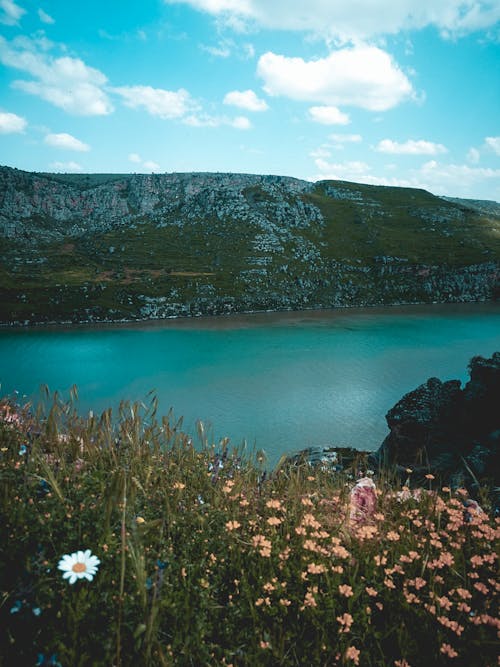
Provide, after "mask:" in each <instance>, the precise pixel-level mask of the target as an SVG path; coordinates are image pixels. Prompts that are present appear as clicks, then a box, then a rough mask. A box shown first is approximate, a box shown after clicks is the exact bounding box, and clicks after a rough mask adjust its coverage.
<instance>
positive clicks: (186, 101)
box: [113, 86, 196, 119]
mask: <svg viewBox="0 0 500 667" xmlns="http://www.w3.org/2000/svg"><path fill="white" fill-rule="evenodd" d="M113 91H114V92H115V93H116V94H117V95H120V96H121V97H122V99H123V101H124V104H125V105H126V106H128V107H131V108H132V109H137V108H140V107H142V108H144V109H145V110H146V111H147V112H148V113H149V114H151V115H152V116H158V117H159V118H164V119H172V118H181V117H182V116H185V115H186V114H187V113H188V112H190V111H191V110H192V109H194V108H195V107H196V104H195V103H194V101H193V99H192V98H191V95H190V94H189V93H188V91H187V90H184V88H180V89H179V90H177V91H172V90H164V89H163V88H152V87H151V86H121V87H119V88H114V89H113Z"/></svg>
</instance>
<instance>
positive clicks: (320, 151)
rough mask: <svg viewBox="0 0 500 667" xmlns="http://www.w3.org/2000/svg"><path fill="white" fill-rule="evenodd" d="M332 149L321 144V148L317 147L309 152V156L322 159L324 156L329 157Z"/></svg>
mask: <svg viewBox="0 0 500 667" xmlns="http://www.w3.org/2000/svg"><path fill="white" fill-rule="evenodd" d="M331 154H332V153H331V151H329V150H328V147H327V146H320V147H319V148H315V149H314V150H313V151H311V152H310V153H309V156H310V157H312V158H314V159H318V158H319V159H322V158H327V157H330V156H331Z"/></svg>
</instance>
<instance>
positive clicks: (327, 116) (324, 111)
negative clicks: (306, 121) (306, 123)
mask: <svg viewBox="0 0 500 667" xmlns="http://www.w3.org/2000/svg"><path fill="white" fill-rule="evenodd" d="M309 116H310V118H311V120H313V121H314V122H315V123H321V124H322V125H348V124H349V123H350V122H351V120H350V118H349V116H348V115H347V114H346V113H343V112H342V111H340V109H337V107H311V108H310V109H309Z"/></svg>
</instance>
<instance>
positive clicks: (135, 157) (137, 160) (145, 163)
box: [128, 153, 161, 171]
mask: <svg viewBox="0 0 500 667" xmlns="http://www.w3.org/2000/svg"><path fill="white" fill-rule="evenodd" d="M128 159H129V161H130V162H133V163H134V164H139V165H141V167H143V168H144V169H145V170H146V171H161V165H159V164H158V163H157V162H154V161H153V160H143V159H142V157H141V156H140V155H139V154H138V153H129V155H128Z"/></svg>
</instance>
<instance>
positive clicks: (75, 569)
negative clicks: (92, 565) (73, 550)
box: [71, 563, 87, 572]
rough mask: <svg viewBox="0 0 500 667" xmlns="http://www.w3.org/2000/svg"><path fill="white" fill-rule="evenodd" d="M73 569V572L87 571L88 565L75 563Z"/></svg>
mask: <svg viewBox="0 0 500 667" xmlns="http://www.w3.org/2000/svg"><path fill="white" fill-rule="evenodd" d="M71 569H72V570H73V572H85V570H86V569H87V566H86V565H85V563H75V564H74V565H73V567H72V568H71Z"/></svg>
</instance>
